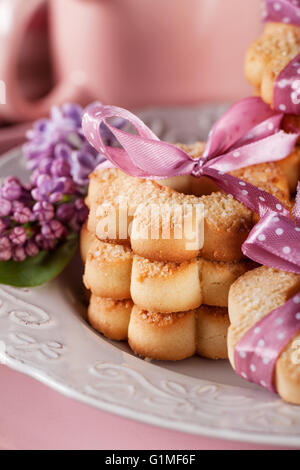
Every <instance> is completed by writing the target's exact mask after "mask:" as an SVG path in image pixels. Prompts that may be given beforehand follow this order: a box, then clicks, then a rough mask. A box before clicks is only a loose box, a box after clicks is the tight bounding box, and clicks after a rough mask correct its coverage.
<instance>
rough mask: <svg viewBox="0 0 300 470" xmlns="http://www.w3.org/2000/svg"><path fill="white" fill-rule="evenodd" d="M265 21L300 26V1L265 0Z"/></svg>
mask: <svg viewBox="0 0 300 470" xmlns="http://www.w3.org/2000/svg"><path fill="white" fill-rule="evenodd" d="M263 20H264V21H274V22H275V23H285V24H293V25H295V26H300V0H264V7H263Z"/></svg>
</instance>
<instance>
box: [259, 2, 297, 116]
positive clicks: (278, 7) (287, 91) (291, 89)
mask: <svg viewBox="0 0 300 470" xmlns="http://www.w3.org/2000/svg"><path fill="white" fill-rule="evenodd" d="M263 19H264V21H275V22H279V23H285V24H292V25H294V26H299V27H300V1H299V0H265V9H264V15H263ZM273 106H274V109H276V110H277V111H279V112H283V113H286V114H296V115H300V54H298V55H297V56H296V57H295V58H294V59H293V60H292V61H291V62H290V63H289V64H288V65H287V66H286V67H285V68H284V69H283V70H282V71H281V73H280V74H279V76H278V77H277V79H276V80H275V84H274V96H273Z"/></svg>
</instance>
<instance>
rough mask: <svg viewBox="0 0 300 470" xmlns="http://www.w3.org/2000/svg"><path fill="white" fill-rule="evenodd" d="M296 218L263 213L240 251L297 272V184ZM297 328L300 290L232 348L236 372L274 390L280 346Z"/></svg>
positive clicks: (299, 266)
mask: <svg viewBox="0 0 300 470" xmlns="http://www.w3.org/2000/svg"><path fill="white" fill-rule="evenodd" d="M294 216H295V222H294V221H292V220H291V219H290V218H287V217H285V216H283V215H281V214H276V213H266V214H265V216H264V217H263V218H262V219H261V220H260V222H259V223H258V224H257V225H256V226H255V227H254V229H253V230H252V232H251V233H250V235H249V237H248V239H247V240H246V242H245V243H244V245H243V253H244V254H245V255H246V256H247V257H249V258H251V259H252V260H254V261H256V262H258V263H260V264H264V265H266V266H269V267H273V268H276V269H280V270H283V271H288V272H292V273H296V274H299V275H300V249H299V247H300V184H299V187H298V195H297V198H296V205H295V209H294ZM299 331H300V293H299V294H297V295H296V296H294V297H293V298H292V299H290V300H289V301H288V302H287V303H285V304H284V305H282V306H281V307H279V308H277V309H276V310H274V311H273V312H271V313H269V314H268V315H267V316H266V317H264V318H263V319H262V320H261V321H260V322H258V323H257V324H256V325H255V326H254V327H253V328H251V329H250V330H249V331H248V332H247V333H246V334H245V335H244V336H243V338H242V340H241V341H240V342H239V343H238V344H237V346H236V348H235V355H234V362H235V370H236V372H237V373H238V374H239V375H241V376H242V377H244V378H245V379H247V380H248V381H250V382H255V383H257V384H259V385H261V386H262V387H265V388H266V389H268V390H271V391H273V392H276V388H275V385H274V368H275V365H276V362H277V359H278V357H279V356H280V354H281V352H282V350H283V349H284V348H285V347H286V346H287V345H288V344H289V342H290V341H291V340H292V339H293V337H294V336H295V335H296V334H297V333H298V332H299Z"/></svg>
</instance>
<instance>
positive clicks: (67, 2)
mask: <svg viewBox="0 0 300 470" xmlns="http://www.w3.org/2000/svg"><path fill="white" fill-rule="evenodd" d="M44 3H45V0H26V1H24V0H0V80H3V81H4V82H5V85H6V104H2V105H0V116H1V117H4V118H6V119H9V120H19V121H21V120H32V119H35V118H37V117H39V116H41V115H44V114H46V113H47V112H48V110H49V108H50V106H51V105H53V104H59V103H61V102H64V101H77V102H79V103H81V104H86V103H88V102H90V101H92V100H95V99H98V100H101V101H103V102H107V103H110V104H116V105H119V106H123V107H129V108H136V107H144V106H149V105H181V104H197V103H199V102H203V101H230V100H234V99H238V98H240V97H242V96H245V95H247V94H249V93H250V88H249V87H248V86H247V83H246V81H245V79H244V77H243V58H244V54H245V51H246V48H247V47H248V45H249V43H250V41H251V40H253V39H254V38H255V37H256V36H257V35H258V34H259V33H260V31H261V30H262V25H261V23H260V7H259V5H260V0H243V1H241V0H48V4H49V5H48V6H49V9H48V13H47V14H48V15H49V30H50V32H49V42H50V50H51V62H52V69H53V76H54V79H55V86H54V87H53V89H52V90H50V92H49V94H48V95H47V96H46V97H44V98H42V99H38V100H37V99H35V100H29V99H28V98H26V97H25V96H24V93H23V92H22V87H21V86H20V80H22V77H21V79H20V74H18V61H19V60H20V59H19V56H20V50H21V46H22V44H23V43H24V38H25V37H26V35H27V34H28V25H29V24H30V22H31V21H32V19H33V18H34V16H35V15H36V14H37V12H38V11H39V10H40V8H41V7H42V5H44ZM1 12H2V13H1ZM1 14H2V20H1ZM3 15H5V19H4V17H3ZM28 54H29V55H30V51H29V52H28Z"/></svg>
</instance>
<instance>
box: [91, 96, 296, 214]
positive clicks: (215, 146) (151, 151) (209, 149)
mask: <svg viewBox="0 0 300 470" xmlns="http://www.w3.org/2000/svg"><path fill="white" fill-rule="evenodd" d="M114 117H120V118H123V119H125V120H127V121H129V123H130V124H131V125H132V126H133V127H134V128H135V130H136V133H137V135H134V134H129V133H127V132H125V131H123V130H120V129H117V128H115V127H114V126H112V125H111V124H110V123H109V122H108V119H109V118H114ZM282 117H283V115H282V114H281V113H277V112H274V111H273V110H272V109H271V108H270V107H269V106H268V105H266V104H265V103H264V102H263V101H262V100H261V99H260V98H256V97H252V98H246V99H244V100H242V101H240V102H238V103H236V104H235V105H233V106H232V107H231V108H230V109H229V110H228V111H227V112H226V113H225V114H224V115H223V117H222V118H221V119H219V121H217V123H216V124H215V125H214V127H213V128H212V131H211V133H210V135H209V138H208V141H207V144H206V147H205V151H204V155H203V157H200V158H196V159H193V158H192V157H191V156H190V155H189V154H187V153H186V152H184V151H183V150H181V149H179V148H178V147H176V146H175V145H172V144H168V143H166V142H162V141H160V140H159V138H158V137H157V136H156V135H155V134H154V133H153V132H152V131H151V130H150V129H149V128H148V127H147V126H146V125H145V124H144V123H143V122H142V121H141V120H140V119H139V118H138V117H137V116H135V115H134V114H132V113H130V112H129V111H127V110H124V109H121V108H117V107H114V106H104V105H102V104H100V103H96V104H93V105H91V106H90V107H89V108H88V109H87V112H86V113H85V115H84V117H83V123H82V125H83V132H84V135H85V137H86V138H87V140H88V141H89V142H90V143H91V145H93V146H94V147H95V148H96V149H97V150H98V152H100V153H102V154H103V155H104V156H105V157H106V158H107V160H108V161H109V162H110V163H111V164H112V165H113V166H115V167H118V168H120V169H121V170H122V171H124V172H125V173H127V174H129V175H131V176H136V177H140V178H152V179H159V178H170V177H173V176H183V175H193V176H195V177H201V176H207V177H209V178H211V179H212V180H213V181H214V182H215V183H216V184H217V185H218V186H219V187H220V188H221V189H223V190H224V191H225V192H226V193H230V194H232V195H233V196H234V197H235V198H236V199H238V200H239V201H240V202H242V203H243V204H245V205H246V206H247V207H248V208H249V209H251V210H252V211H254V212H257V213H258V214H259V215H260V216H263V215H264V214H265V212H266V210H273V211H277V212H281V213H283V214H285V215H288V211H287V209H286V208H285V207H284V206H282V204H281V203H280V202H279V201H278V199H277V198H275V197H274V196H272V195H270V194H269V193H267V192H265V191H263V190H261V189H259V188H257V187H255V186H253V185H251V184H249V183H246V182H244V181H241V180H240V179H238V178H235V177H233V176H231V175H229V174H227V172H229V171H234V170H238V169H240V168H244V167H247V166H249V165H254V164H258V163H264V162H270V161H277V160H281V159H283V158H285V157H286V156H288V155H289V154H290V153H291V152H292V150H293V149H294V146H295V144H296V141H297V138H298V134H286V133H285V132H283V131H280V124H281V120H282ZM103 125H105V126H107V128H108V129H109V130H110V131H111V132H112V134H113V135H114V137H115V138H116V140H117V142H118V143H119V144H120V145H121V146H122V148H115V147H107V146H106V145H105V144H104V141H103V139H102V137H101V131H100V128H101V126H103ZM107 165H108V163H107V162H105V164H104V167H107ZM100 167H101V164H100ZM102 167H103V164H102Z"/></svg>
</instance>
